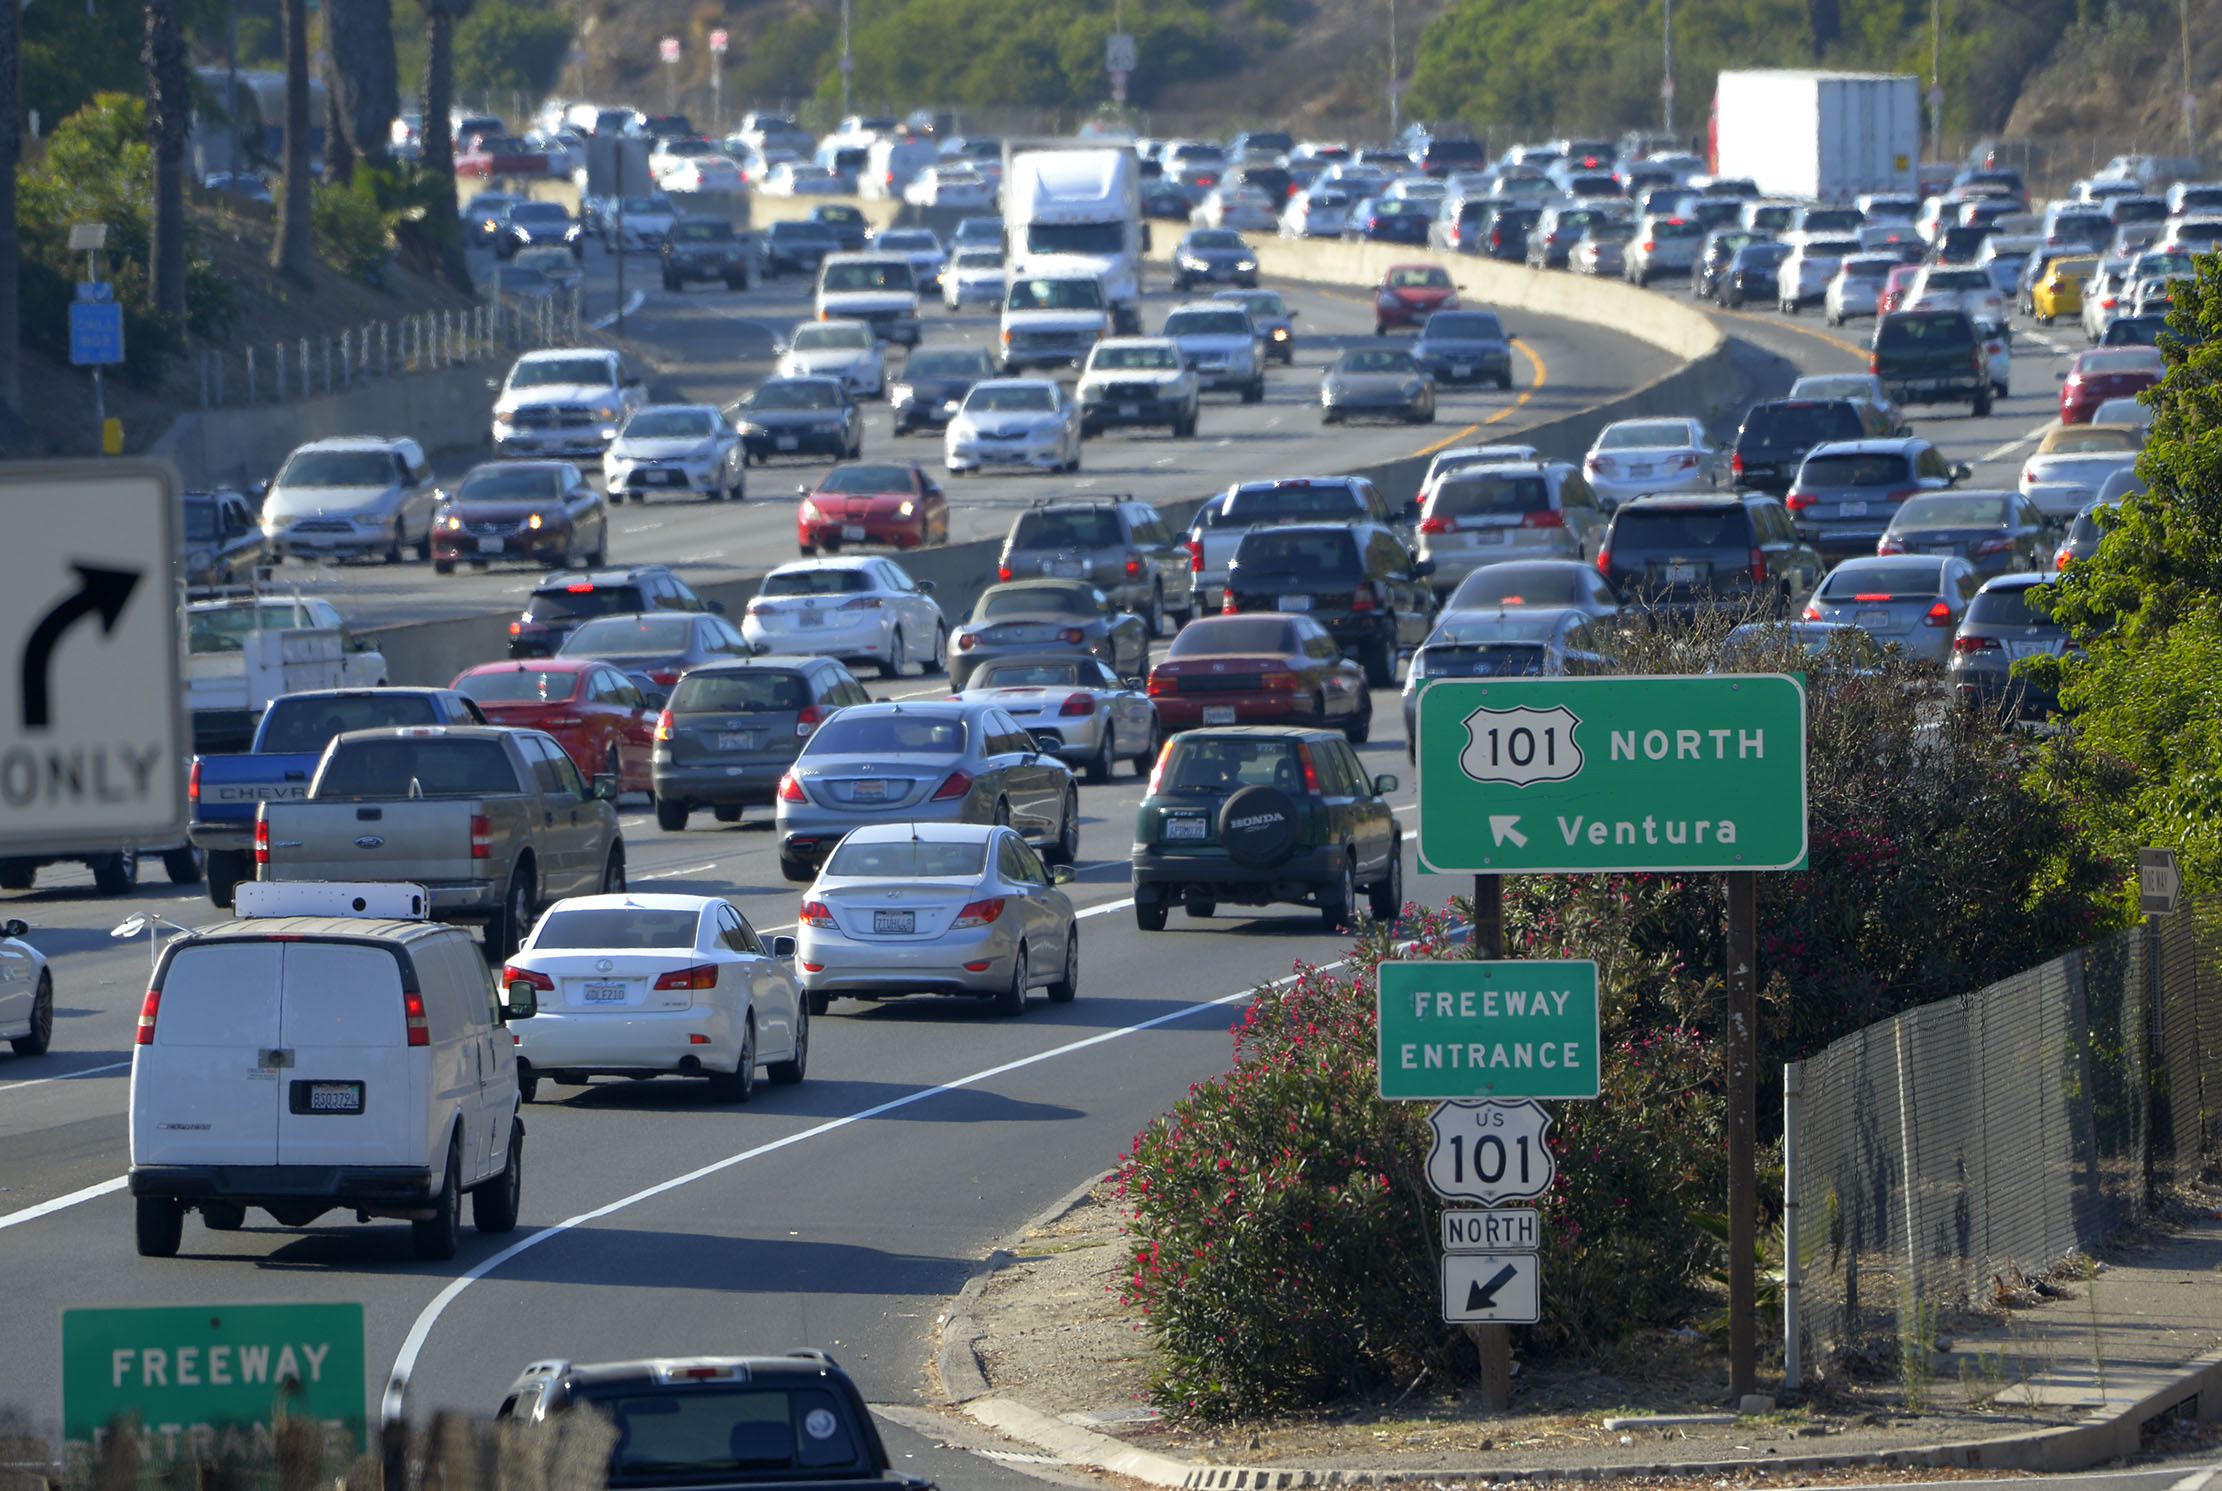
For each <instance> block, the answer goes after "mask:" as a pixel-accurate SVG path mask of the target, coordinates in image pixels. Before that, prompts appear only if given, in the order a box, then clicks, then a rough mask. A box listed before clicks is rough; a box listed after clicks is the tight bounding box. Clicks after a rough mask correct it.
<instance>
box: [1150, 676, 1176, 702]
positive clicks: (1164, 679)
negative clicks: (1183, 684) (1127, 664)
mask: <svg viewBox="0 0 2222 1491" xmlns="http://www.w3.org/2000/svg"><path fill="white" fill-rule="evenodd" d="M1179 692H1180V675H1178V674H1176V673H1152V674H1150V682H1149V693H1150V697H1151V698H1152V699H1160V698H1163V697H1164V696H1165V695H1167V694H1177V693H1179Z"/></svg>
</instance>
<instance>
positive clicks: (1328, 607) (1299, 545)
mask: <svg viewBox="0 0 2222 1491" xmlns="http://www.w3.org/2000/svg"><path fill="white" fill-rule="evenodd" d="M1434 572H1435V566H1434V565H1433V564H1432V563H1431V562H1429V561H1427V560H1425V559H1419V558H1416V557H1414V555H1413V554H1412V552H1411V551H1410V550H1408V549H1406V548H1405V547H1404V545H1403V544H1402V543H1401V542H1399V541H1398V539H1397V536H1396V535H1395V534H1394V533H1391V532H1390V531H1389V530H1388V529H1387V528H1385V527H1383V526H1381V525H1380V524H1377V523H1292V524H1289V525H1288V526H1286V527H1276V528H1254V529H1252V530H1250V531H1249V532H1248V533H1245V534H1243V535H1242V542H1241V543H1240V544H1238V545H1236V546H1235V551H1234V561H1233V563H1231V564H1230V565H1228V567H1227V596H1226V600H1225V601H1224V602H1223V604H1222V610H1224V611H1227V612H1237V611H1295V612H1298V613H1300V614H1303V615H1306V616H1309V617H1311V619H1312V620H1314V621H1316V622H1318V623H1319V624H1320V625H1321V626H1323V627H1325V628H1327V633H1328V635H1329V636H1331V637H1333V638H1334V639H1335V643H1336V645H1337V646H1339V647H1341V648H1342V651H1343V656H1344V657H1347V658H1351V659H1353V660H1355V661H1356V662H1357V663H1358V664H1360V665H1361V666H1362V667H1364V669H1365V670H1366V683H1367V685H1368V686H1369V687H1372V688H1377V689H1385V688H1388V687H1389V686H1391V685H1392V684H1394V683H1395V682H1396V660H1397V657H1398V655H1399V654H1400V653H1403V652H1406V651H1408V650H1410V649H1412V648H1416V647H1418V646H1419V645H1420V643H1422V642H1424V641H1426V640H1427V630H1428V627H1429V625H1430V624H1431V622H1432V618H1433V616H1434V612H1435V591H1434V587H1432V586H1430V585H1429V584H1428V583H1427V577H1428V576H1429V575H1431V574H1433V573H1434Z"/></svg>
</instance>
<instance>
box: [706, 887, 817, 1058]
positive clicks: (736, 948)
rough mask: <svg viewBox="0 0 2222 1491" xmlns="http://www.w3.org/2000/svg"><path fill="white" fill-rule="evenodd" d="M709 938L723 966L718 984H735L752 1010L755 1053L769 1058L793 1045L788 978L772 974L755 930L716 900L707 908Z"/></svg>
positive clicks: (790, 994) (770, 963)
mask: <svg viewBox="0 0 2222 1491" xmlns="http://www.w3.org/2000/svg"><path fill="white" fill-rule="evenodd" d="M709 937H710V941H711V943H712V945H713V947H714V948H715V950H716V952H717V953H718V954H719V958H718V961H719V962H720V963H722V964H723V965H724V970H723V972H722V973H721V975H720V976H719V979H718V983H719V986H720V987H726V986H728V985H731V986H734V987H736V988H737V989H738V990H739V991H741V992H743V993H745V994H746V996H747V999H748V1003H749V1007H750V1008H751V1009H753V1010H754V1011H755V1012H756V1054H757V1056H758V1057H759V1058H760V1059H771V1058H774V1057H776V1056H778V1055H779V1054H780V1053H782V1052H791V1051H793V1050H794V1047H795V1020H796V1014H795V1001H794V999H793V997H792V992H791V989H790V986H789V981H788V980H785V979H783V978H779V977H777V976H776V973H775V970H776V969H777V967H778V965H776V964H774V963H773V962H772V960H771V959H770V958H769V957H767V956H765V955H764V949H763V947H762V945H761V944H759V943H758V942H757V940H756V933H755V932H754V930H753V929H751V928H750V927H749V925H748V924H747V923H746V922H744V921H742V920H741V915H740V913H739V912H737V911H735V910H734V909H733V908H732V907H731V906H729V905H727V904H725V903H724V902H722V901H720V902H719V903H717V904H716V905H714V906H712V907H711V908H710V931H709Z"/></svg>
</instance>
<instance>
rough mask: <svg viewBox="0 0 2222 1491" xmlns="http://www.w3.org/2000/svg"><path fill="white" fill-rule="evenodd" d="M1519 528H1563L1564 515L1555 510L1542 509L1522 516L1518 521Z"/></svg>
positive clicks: (1564, 522)
mask: <svg viewBox="0 0 2222 1491" xmlns="http://www.w3.org/2000/svg"><path fill="white" fill-rule="evenodd" d="M1520 526H1521V527H1522V528H1564V527H1565V526H1566V514H1564V513H1562V512H1560V511H1559V510H1558V509H1556V508H1551V507H1546V508H1542V509H1539V510H1538V511H1536V512H1532V513H1526V514H1523V515H1522V516H1521V519H1520Z"/></svg>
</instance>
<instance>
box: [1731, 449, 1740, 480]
mask: <svg viewBox="0 0 2222 1491" xmlns="http://www.w3.org/2000/svg"><path fill="white" fill-rule="evenodd" d="M1728 474H1729V475H1730V476H1742V475H1743V474H1744V453H1743V452H1742V451H1740V450H1738V451H1731V452H1730V453H1729V456H1728Z"/></svg>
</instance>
